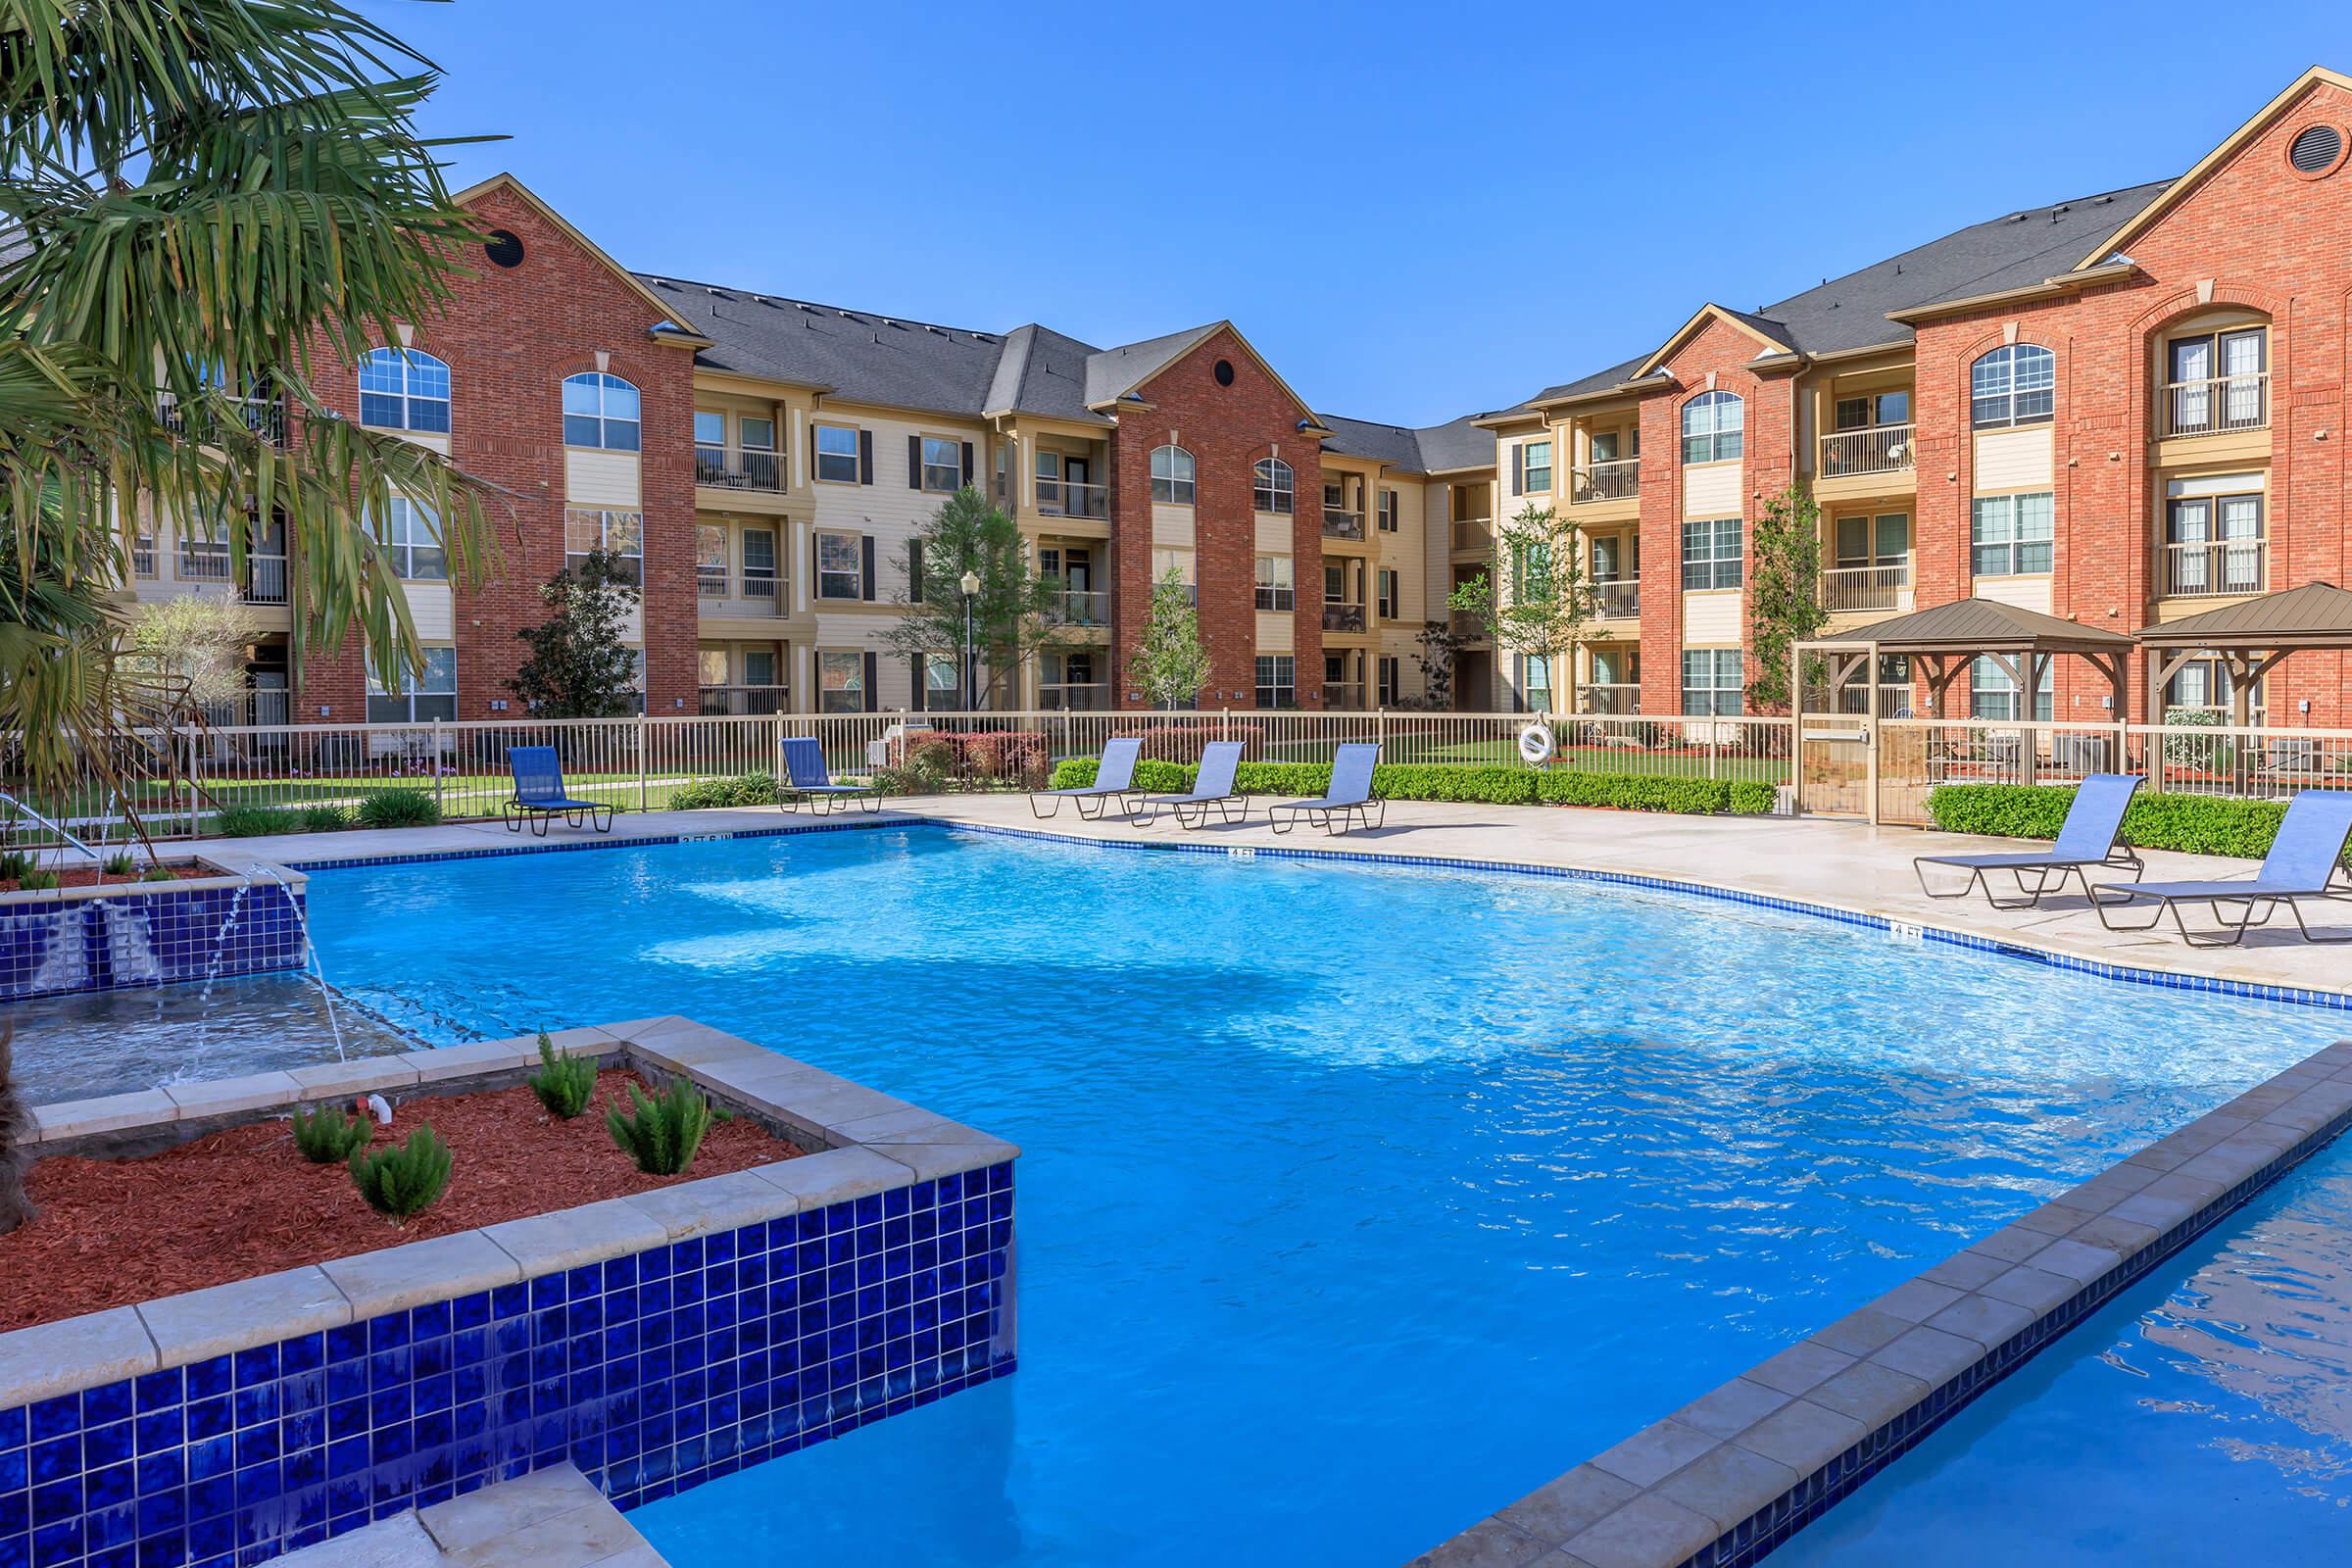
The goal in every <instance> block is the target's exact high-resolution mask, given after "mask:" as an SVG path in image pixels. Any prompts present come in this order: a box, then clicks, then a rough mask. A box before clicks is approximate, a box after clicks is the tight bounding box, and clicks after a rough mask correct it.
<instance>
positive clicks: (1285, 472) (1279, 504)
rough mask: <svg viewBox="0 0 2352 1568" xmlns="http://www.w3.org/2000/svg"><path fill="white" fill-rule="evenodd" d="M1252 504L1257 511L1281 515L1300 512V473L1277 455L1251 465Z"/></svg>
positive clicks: (1293, 514) (1287, 515) (1291, 514)
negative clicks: (1298, 510)
mask: <svg viewBox="0 0 2352 1568" xmlns="http://www.w3.org/2000/svg"><path fill="white" fill-rule="evenodd" d="M1250 485H1251V489H1250V505H1251V506H1252V507H1253V508H1255V509H1256V510H1257V511H1259V512H1262V513H1267V514H1270V515H1280V516H1285V517H1289V516H1296V515H1298V513H1297V509H1298V496H1299V488H1298V475H1297V474H1296V473H1295V472H1294V471H1293V470H1292V468H1291V466H1290V465H1289V464H1287V463H1285V462H1283V461H1282V460H1281V459H1280V458H1276V457H1263V458H1260V459H1258V460H1257V462H1256V463H1255V464H1254V465H1253V466H1251V467H1250Z"/></svg>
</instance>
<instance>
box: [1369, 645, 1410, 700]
mask: <svg viewBox="0 0 2352 1568" xmlns="http://www.w3.org/2000/svg"><path fill="white" fill-rule="evenodd" d="M1376 667H1377V669H1378V671H1379V674H1378V677H1377V678H1378V681H1379V689H1380V706H1381V707H1383V708H1395V707H1396V706H1397V697H1398V696H1399V695H1400V694H1401V693H1402V691H1403V685H1402V680H1401V677H1402V674H1403V669H1404V665H1403V662H1402V661H1400V660H1398V659H1397V658H1396V657H1395V656H1393V655H1391V656H1386V657H1383V658H1382V660H1381V661H1380V663H1379V664H1378V665H1377V666H1376Z"/></svg>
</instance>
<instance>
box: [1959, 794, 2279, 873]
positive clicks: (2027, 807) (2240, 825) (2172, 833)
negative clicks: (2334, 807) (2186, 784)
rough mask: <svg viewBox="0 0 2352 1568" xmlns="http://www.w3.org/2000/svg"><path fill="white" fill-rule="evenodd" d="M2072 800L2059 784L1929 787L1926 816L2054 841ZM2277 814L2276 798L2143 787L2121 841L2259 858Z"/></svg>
mask: <svg viewBox="0 0 2352 1568" xmlns="http://www.w3.org/2000/svg"><path fill="white" fill-rule="evenodd" d="M2074 800H2075V792H2074V790H2073V789H2072V788H2071V787H2067V786H2064V785H2055V784H1944V785H1939V786H1937V787H1936V789H1935V790H1933V791H1932V792H1930V794H1929V796H1928V814H1929V816H1930V817H1932V818H1934V820H1935V823H1936V826H1937V827H1939V828H1941V829H1943V830H1944V831H1945V832H1946V833H1980V834H1984V835H1985V836H1987V837H1991V838H2006V839H2055V838H2056V837H2057V836H2058V828H2059V825H2060V824H2061V823H2063V822H2064V821H2065V820H2066V811H2067V808H2068V807H2070V806H2072V805H2073V804H2074ZM2285 815H2286V807H2285V806H2284V805H2283V804H2281V803H2279V802H2278V801H2232V800H2224V799H2221V798H2219V797H2217V796H2211V795H2181V794H2177V793H2163V794H2150V793H2148V792H2147V791H2145V790H2143V791H2141V792H2140V793H2139V794H2138V795H2136V796H2134V797H2132V800H2131V810H2129V811H2127V812H2126V813H2125V814H2124V838H2125V840H2126V841H2127V842H2129V843H2130V844H2131V845H2132V847H2133V848H2135V849H2142V850H2179V851H2181V852H2182V853H2184V854H2188V855H2227V856H2232V857H2235V858H2238V859H2244V860H2259V859H2261V858H2263V857H2264V856H2266V855H2268V854H2270V853H2271V841H2272V840H2273V839H2276V838H2277V837H2278V823H2279V822H2280V820H2281V819H2283V818H2284V817H2285Z"/></svg>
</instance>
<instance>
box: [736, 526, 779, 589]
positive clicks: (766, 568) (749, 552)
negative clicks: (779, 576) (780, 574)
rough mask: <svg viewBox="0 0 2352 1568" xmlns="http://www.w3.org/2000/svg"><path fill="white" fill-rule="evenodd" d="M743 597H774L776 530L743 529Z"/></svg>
mask: <svg viewBox="0 0 2352 1568" xmlns="http://www.w3.org/2000/svg"><path fill="white" fill-rule="evenodd" d="M743 597H744V598H746V599H773V598H775V597H776V531H775V530H774V529H773V528H746V529H744V530H743Z"/></svg>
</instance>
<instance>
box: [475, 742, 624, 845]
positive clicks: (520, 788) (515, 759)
mask: <svg viewBox="0 0 2352 1568" xmlns="http://www.w3.org/2000/svg"><path fill="white" fill-rule="evenodd" d="M507 766H509V767H510V768H512V769H514V771H515V793H514V794H513V795H510V796H508V797H507V803H506V805H504V806H502V807H500V808H499V809H498V814H499V817H500V818H501V820H503V821H504V822H505V823H506V824H507V831H508V832H510V833H519V832H521V831H522V825H523V823H525V822H528V823H530V825H531V832H532V833H534V834H535V835H537V836H538V837H540V838H545V837H547V819H548V818H549V817H551V816H560V817H562V818H564V822H565V823H566V824H567V825H568V826H571V827H579V826H581V825H583V824H585V825H587V826H590V827H593V828H595V829H596V830H597V831H598V832H599V833H610V832H612V831H613V812H614V811H616V810H618V809H620V808H618V807H616V806H613V805H612V804H610V803H608V802H605V801H575V800H573V799H572V798H571V797H570V796H568V795H566V794H564V764H563V763H562V762H560V761H558V760H556V749H555V748H554V747H553V746H510V747H508V748H507Z"/></svg>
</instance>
